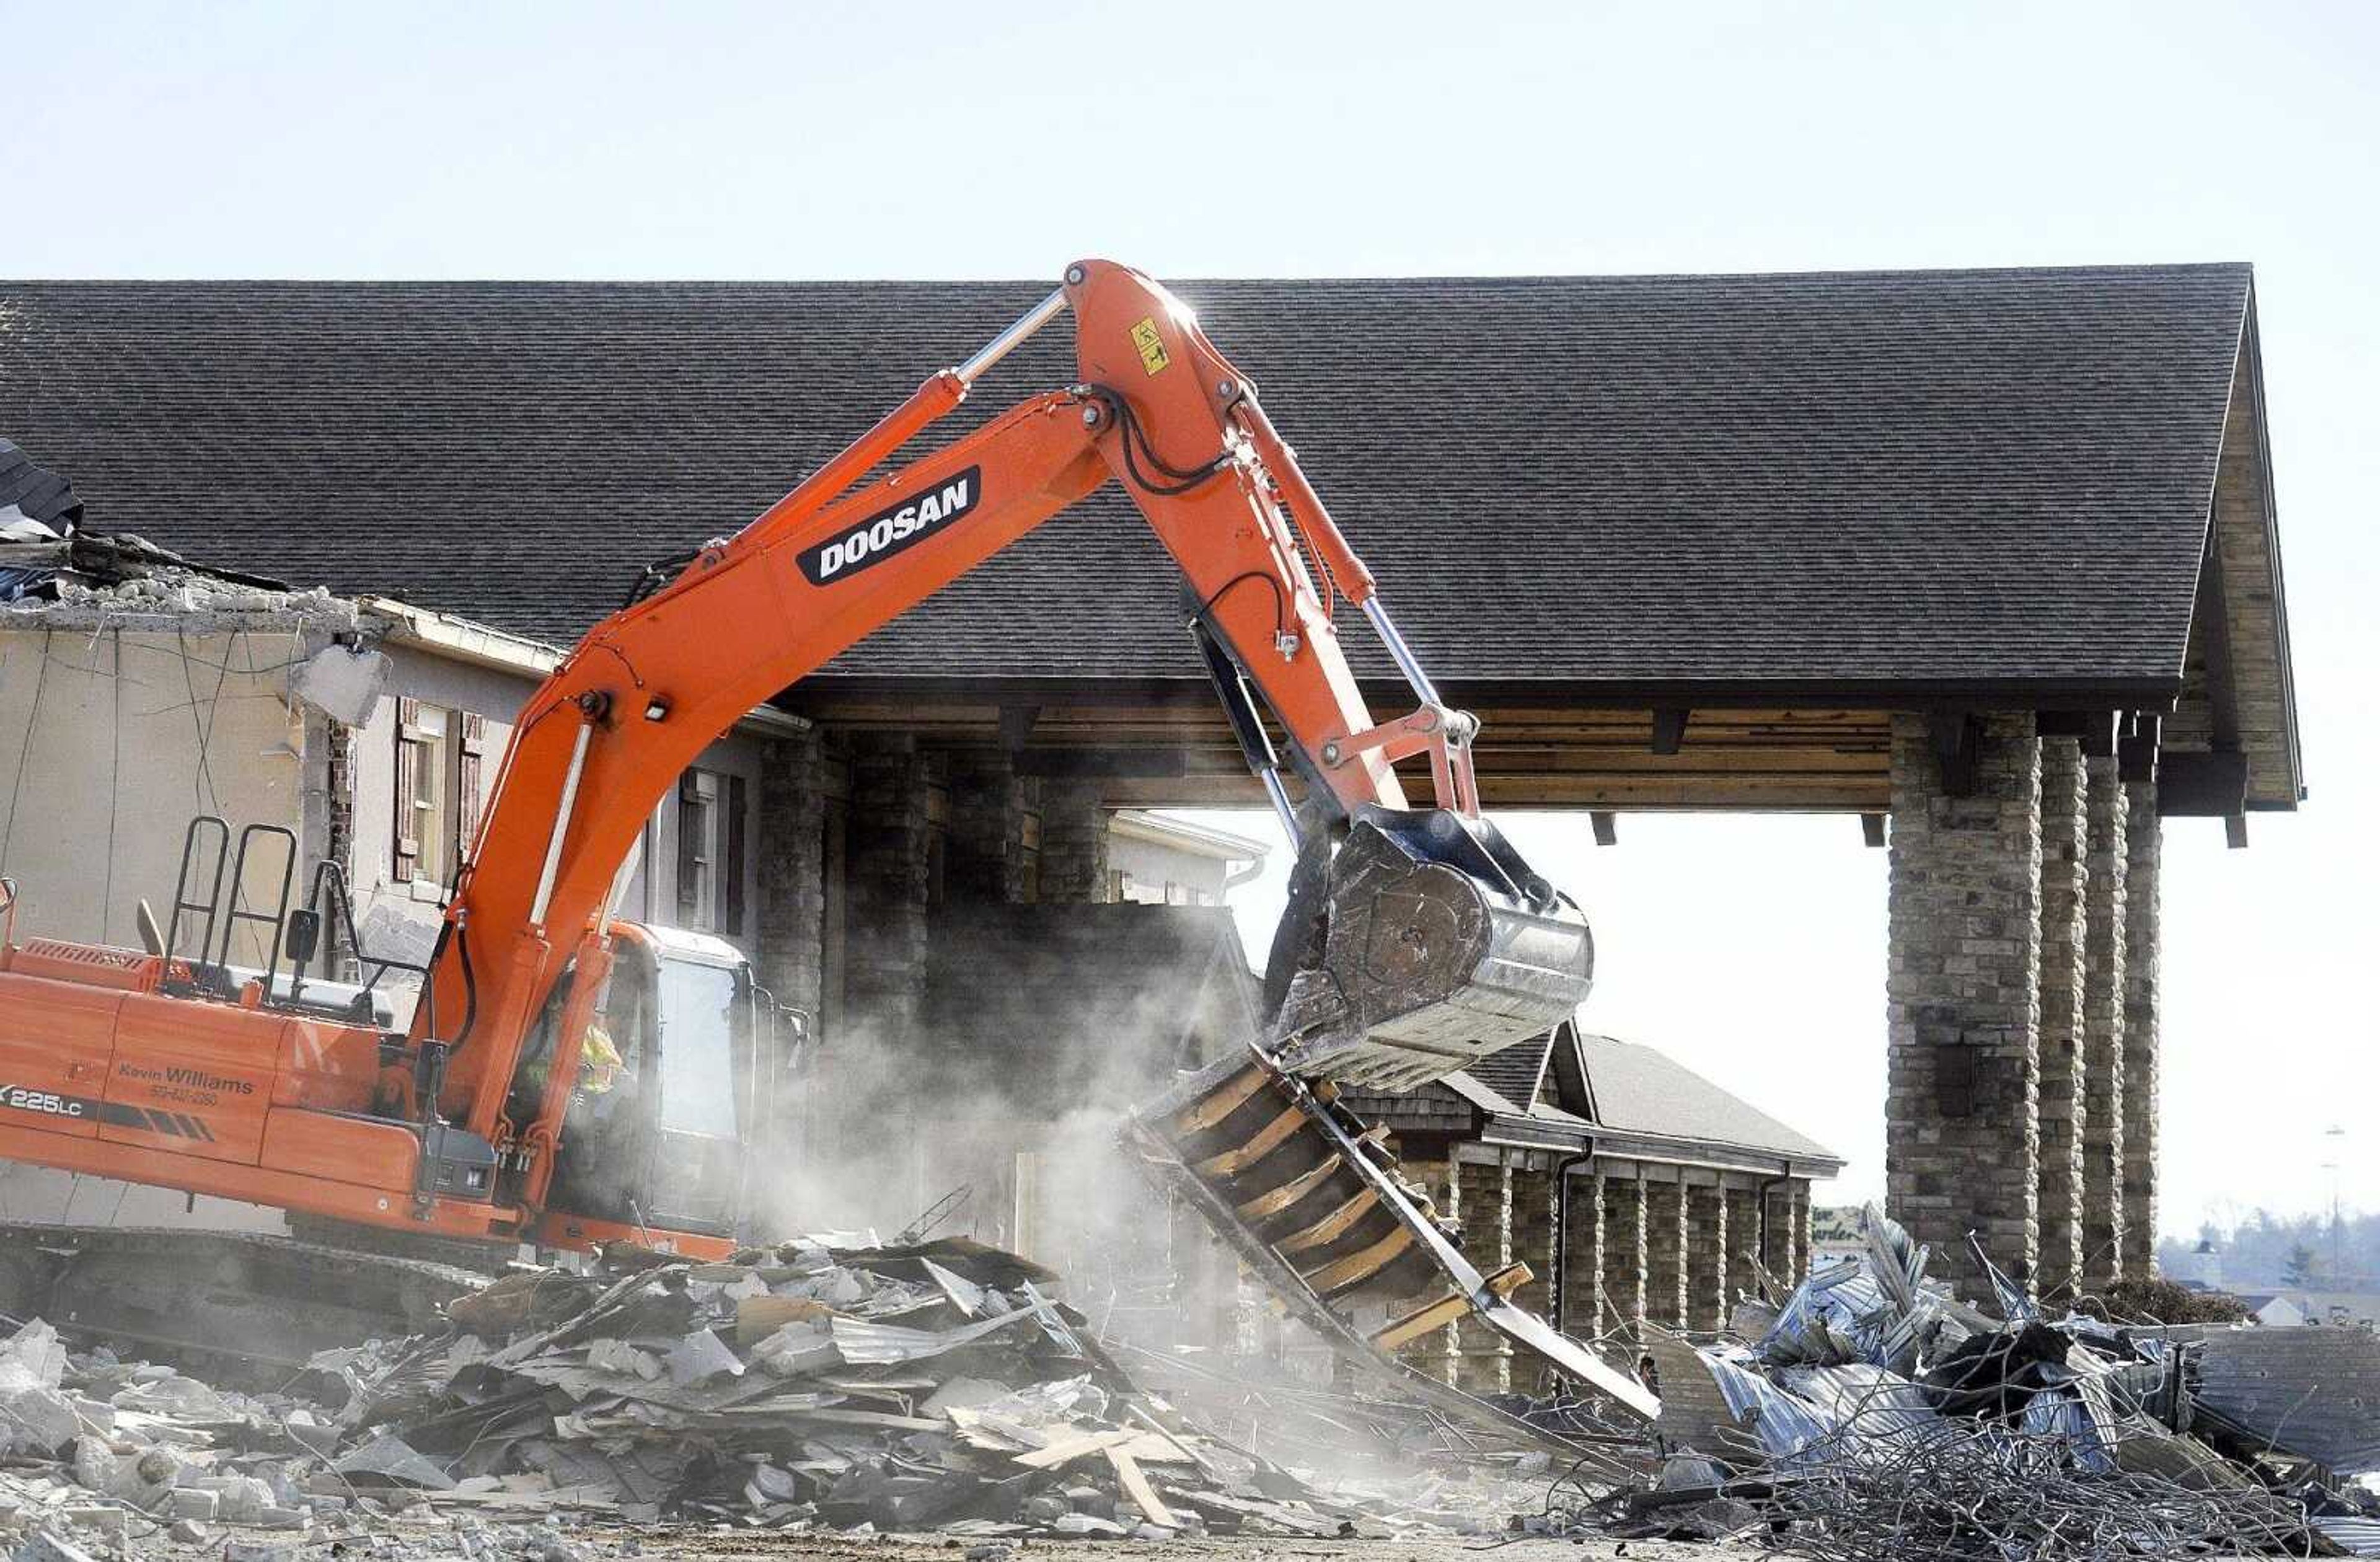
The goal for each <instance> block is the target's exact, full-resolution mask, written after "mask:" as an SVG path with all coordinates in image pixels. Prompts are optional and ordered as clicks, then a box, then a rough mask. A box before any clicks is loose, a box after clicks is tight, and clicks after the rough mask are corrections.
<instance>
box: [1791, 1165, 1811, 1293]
mask: <svg viewBox="0 0 2380 1562" xmlns="http://www.w3.org/2000/svg"><path fill="white" fill-rule="evenodd" d="M1791 1188H1792V1190H1793V1200H1792V1206H1791V1207H1792V1214H1791V1216H1790V1217H1789V1218H1790V1220H1791V1230H1790V1231H1789V1232H1788V1235H1789V1236H1790V1237H1791V1239H1792V1242H1793V1269H1792V1276H1793V1284H1795V1285H1797V1286H1798V1285H1800V1284H1801V1283H1802V1282H1803V1281H1804V1280H1806V1279H1808V1278H1809V1277H1810V1253H1811V1251H1812V1250H1813V1249H1814V1248H1815V1246H1816V1245H1817V1244H1816V1242H1815V1239H1814V1238H1813V1237H1812V1236H1811V1232H1810V1215H1811V1212H1810V1185H1809V1184H1808V1183H1807V1182H1803V1181H1798V1180H1797V1181H1795V1182H1793V1183H1792V1184H1791Z"/></svg>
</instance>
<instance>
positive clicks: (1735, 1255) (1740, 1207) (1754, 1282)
mask: <svg viewBox="0 0 2380 1562" xmlns="http://www.w3.org/2000/svg"><path fill="white" fill-rule="evenodd" d="M1760 1226H1761V1220H1760V1194H1759V1192H1758V1190H1755V1189H1751V1188H1730V1189H1729V1190H1727V1264H1726V1271H1727V1281H1726V1288H1727V1300H1726V1301H1725V1302H1724V1303H1723V1304H1722V1306H1723V1309H1724V1310H1723V1312H1722V1313H1721V1316H1720V1320H1719V1321H1720V1322H1721V1323H1722V1324H1724V1323H1725V1322H1726V1321H1727V1319H1729V1318H1731V1317H1733V1316H1734V1315H1735V1303H1736V1299H1737V1298H1738V1297H1744V1296H1755V1297H1756V1296H1758V1295H1759V1294H1760V1280H1759V1277H1758V1276H1757V1275H1755V1274H1754V1273H1753V1270H1752V1259H1753V1255H1754V1254H1755V1253H1757V1252H1758V1251H1760V1239H1761V1230H1760Z"/></svg>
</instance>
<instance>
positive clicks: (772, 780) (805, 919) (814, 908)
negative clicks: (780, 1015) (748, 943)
mask: <svg viewBox="0 0 2380 1562" xmlns="http://www.w3.org/2000/svg"><path fill="white" fill-rule="evenodd" d="M824 771H825V759H824V754H823V751H822V745H821V744H820V738H819V734H818V732H817V730H816V729H815V728H814V729H812V730H810V731H808V732H805V733H803V734H801V735H800V736H799V737H795V738H771V739H770V740H769V741H768V742H767V743H765V744H763V745H762V746H761V749H760V791H759V799H760V808H759V819H758V820H757V821H756V824H757V828H756V829H755V831H754V839H755V844H756V846H757V848H758V850H757V853H756V855H757V856H758V857H759V864H758V867H757V870H756V872H755V873H754V875H753V888H754V891H755V894H754V897H753V910H754V916H753V960H752V963H753V966H754V968H755V973H756V974H757V975H758V976H759V981H760V984H761V985H762V986H764V987H766V988H768V989H769V991H770V992H771V993H774V994H775V995H777V1001H778V1002H779V1003H781V1004H785V1005H788V1006H790V1007H794V1008H798V1009H802V1010H804V1011H806V1012H807V1013H809V1014H811V1015H816V1014H817V1013H818V1012H819V1006H820V1000H821V995H822V992H821V989H822V986H823V982H824V970H823V963H824V960H825V955H826V946H825V922H826V880H825V875H824V869H825V864H826V795H825V792H824V789H823V787H822V785H821V783H822V782H823V780H824Z"/></svg>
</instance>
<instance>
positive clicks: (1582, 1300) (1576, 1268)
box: [1554, 1164, 1611, 1339]
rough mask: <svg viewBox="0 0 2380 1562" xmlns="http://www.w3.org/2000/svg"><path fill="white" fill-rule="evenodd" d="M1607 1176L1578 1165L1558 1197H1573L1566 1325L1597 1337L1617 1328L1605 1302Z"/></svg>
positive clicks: (1567, 1232)
mask: <svg viewBox="0 0 2380 1562" xmlns="http://www.w3.org/2000/svg"><path fill="white" fill-rule="evenodd" d="M1603 1185H1604V1176H1603V1174H1602V1173H1601V1172H1599V1171H1597V1170H1596V1169H1594V1167H1593V1165H1591V1164H1590V1165H1581V1166H1574V1167H1573V1168H1572V1169H1571V1174H1570V1175H1569V1176H1568V1177H1566V1178H1562V1180H1561V1185H1560V1187H1559V1188H1557V1189H1556V1190H1554V1196H1555V1197H1556V1198H1559V1199H1563V1200H1566V1201H1568V1202H1567V1204H1566V1206H1565V1208H1564V1209H1563V1211H1562V1251H1561V1253H1560V1263H1561V1266H1562V1268H1561V1276H1562V1305H1561V1328H1562V1332H1563V1333H1564V1334H1568V1335H1573V1336H1576V1337H1578V1338H1580V1339H1591V1338H1593V1337H1594V1336H1597V1335H1599V1334H1601V1333H1603V1331H1604V1330H1605V1329H1607V1328H1609V1327H1610V1326H1611V1322H1610V1320H1609V1318H1608V1317H1607V1316H1606V1315H1605V1314H1606V1309H1605V1308H1604V1305H1603V1295H1602V1287H1603V1245H1604V1238H1605V1233H1604V1229H1603V1200H1604V1188H1603Z"/></svg>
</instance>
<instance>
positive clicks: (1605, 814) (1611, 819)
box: [1586, 808, 1620, 846]
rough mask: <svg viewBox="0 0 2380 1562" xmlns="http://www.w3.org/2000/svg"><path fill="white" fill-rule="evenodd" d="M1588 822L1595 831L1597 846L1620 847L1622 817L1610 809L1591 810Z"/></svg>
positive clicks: (1588, 813)
mask: <svg viewBox="0 0 2380 1562" xmlns="http://www.w3.org/2000/svg"><path fill="white" fill-rule="evenodd" d="M1586 820H1587V823H1588V824H1590V825H1591V826H1593V828H1594V830H1595V844H1596V845H1597V846H1618V845H1619V844H1620V816H1619V815H1618V814H1616V813H1614V812H1611V811H1610V810H1609V809H1602V808H1597V809H1591V810H1589V811H1588V812H1587V815H1586Z"/></svg>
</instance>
